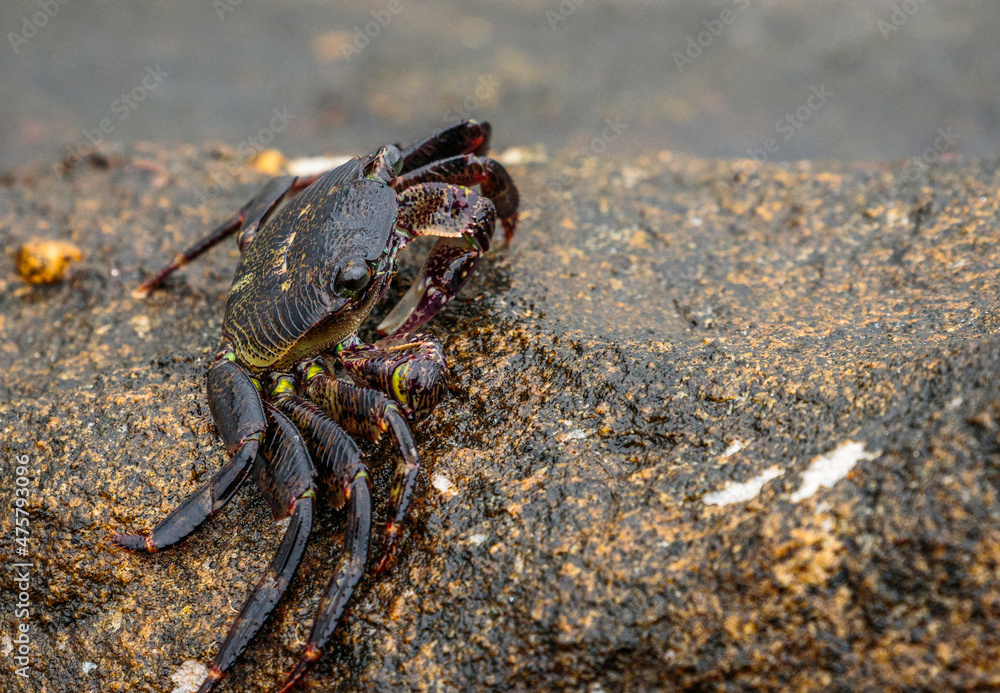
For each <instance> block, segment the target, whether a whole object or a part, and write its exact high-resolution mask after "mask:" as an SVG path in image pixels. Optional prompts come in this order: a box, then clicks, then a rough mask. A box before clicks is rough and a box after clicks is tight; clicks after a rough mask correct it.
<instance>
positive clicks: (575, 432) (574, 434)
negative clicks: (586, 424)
mask: <svg viewBox="0 0 1000 693" xmlns="http://www.w3.org/2000/svg"><path fill="white" fill-rule="evenodd" d="M586 437H587V432H586V431H582V430H580V429H579V428H573V429H570V430H569V431H566V435H565V437H564V440H583V439H584V438H586Z"/></svg>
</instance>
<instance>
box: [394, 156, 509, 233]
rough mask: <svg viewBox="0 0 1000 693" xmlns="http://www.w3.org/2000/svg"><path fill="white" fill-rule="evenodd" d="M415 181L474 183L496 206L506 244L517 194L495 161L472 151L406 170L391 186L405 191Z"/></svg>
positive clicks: (502, 168) (414, 183)
mask: <svg viewBox="0 0 1000 693" xmlns="http://www.w3.org/2000/svg"><path fill="white" fill-rule="evenodd" d="M418 183H451V184H453V185H464V186H469V187H471V186H473V185H478V186H479V189H480V190H481V191H482V195H483V197H487V198H489V199H490V201H491V202H492V203H493V205H494V206H495V207H496V209H497V216H498V217H500V221H501V223H502V224H503V228H504V241H505V245H509V244H510V239H511V238H513V236H514V230H515V229H516V228H517V206H518V204H520V197H519V195H518V193H517V187H515V185H514V181H512V180H511V178H510V174H509V173H507V169H505V168H504V167H503V166H501V165H500V163H499V162H497V161H495V160H493V159H490V158H488V157H483V156H476V155H475V154H461V155H459V156H452V157H449V158H447V159H441V160H440V161H435V162H433V163H430V164H427V165H426V166H422V167H420V168H418V169H415V170H413V171H410V172H409V173H407V174H406V175H403V176H401V177H400V178H399V180H398V181H397V182H396V185H395V186H394V187H395V188H396V190H397V191H402V190H406V189H407V188H409V187H412V186H413V185H416V184H418Z"/></svg>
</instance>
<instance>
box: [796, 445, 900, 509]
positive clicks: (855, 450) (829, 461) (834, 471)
mask: <svg viewBox="0 0 1000 693" xmlns="http://www.w3.org/2000/svg"><path fill="white" fill-rule="evenodd" d="M880 454H881V452H879V451H875V452H865V444H864V443H855V442H854V441H853V440H848V441H847V442H845V443H841V444H840V445H838V446H837V447H836V448H834V449H833V450H832V451H831V452H828V453H826V454H825V455H820V456H819V457H817V458H815V459H814V460H813V461H812V462H810V463H809V469H807V470H806V471H805V472H804V473H803V474H802V486H800V487H799V490H798V491H796V492H795V493H793V494H792V498H791V500H792V502H793V503H798V502H799V501H802V500H805V499H806V498H809V497H810V496H812V495H813V494H814V493H816V492H817V491H819V489H820V487H821V486H826V487H832V486H833V485H834V484H836V483H837V482H838V481H840V480H841V479H843V478H844V477H845V476H847V473H848V472H850V471H851V470H852V469H853V468H854V465H856V464H857V463H858V462H859V461H861V460H873V459H875V458H876V457H878V456H879V455H880Z"/></svg>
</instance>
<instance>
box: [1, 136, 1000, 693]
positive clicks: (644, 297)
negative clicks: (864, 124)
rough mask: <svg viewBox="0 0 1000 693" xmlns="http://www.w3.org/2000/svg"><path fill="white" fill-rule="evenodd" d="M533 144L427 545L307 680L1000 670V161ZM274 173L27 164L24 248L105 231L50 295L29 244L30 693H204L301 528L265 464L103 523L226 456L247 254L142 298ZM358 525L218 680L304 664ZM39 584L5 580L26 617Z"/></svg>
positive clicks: (515, 686)
mask: <svg viewBox="0 0 1000 693" xmlns="http://www.w3.org/2000/svg"><path fill="white" fill-rule="evenodd" d="M506 158H507V160H508V161H516V160H518V159H520V160H521V161H522V162H526V163H519V164H517V163H512V164H510V165H509V168H510V170H511V172H512V175H513V176H514V178H515V180H516V181H517V183H518V185H519V186H520V188H521V190H522V191H523V193H524V197H525V198H526V199H525V203H524V206H523V213H522V223H521V227H520V229H519V232H518V235H517V237H516V238H515V241H514V243H513V244H512V246H511V248H510V249H509V250H508V251H506V252H503V251H499V252H495V253H492V254H491V257H490V258H489V259H488V261H485V262H483V263H482V264H481V270H480V272H479V274H478V275H477V276H476V277H475V278H474V279H473V280H472V282H471V283H470V285H469V286H468V287H467V288H466V290H465V291H464V292H463V294H462V296H461V297H460V298H459V299H456V301H455V302H453V303H452V304H451V305H450V306H449V307H448V309H447V310H445V311H444V312H443V314H442V315H440V316H439V317H438V318H437V319H435V321H433V322H432V323H431V324H430V325H429V326H428V327H429V328H431V329H432V331H433V332H435V333H436V334H437V335H439V336H440V337H441V338H442V339H443V340H444V341H445V345H446V354H447V357H448V359H449V363H450V369H451V371H450V372H451V386H452V394H451V396H450V397H449V398H448V399H446V400H445V401H444V402H443V403H442V404H441V405H440V407H439V408H438V409H437V411H436V412H435V414H434V415H433V416H432V417H431V418H430V420H428V421H426V422H424V423H423V424H422V425H420V426H419V427H417V429H416V431H415V433H416V437H417V445H418V448H419V450H420V451H421V454H422V456H423V463H424V468H425V473H424V475H423V478H422V481H421V482H420V485H419V488H418V492H417V497H416V501H415V503H414V506H413V510H412V516H411V517H412V520H411V523H410V525H409V531H408V534H407V536H406V539H405V542H404V544H403V550H402V551H401V555H400V559H399V561H398V563H397V565H396V566H395V568H394V569H393V570H392V571H391V572H390V573H389V574H388V575H386V576H384V577H378V578H376V577H373V576H371V575H369V576H368V577H366V578H365V579H364V580H363V581H362V583H361V585H360V587H359V591H358V592H357V593H356V595H355V599H354V600H353V603H352V606H351V608H350V609H349V611H348V612H347V614H346V617H345V619H344V621H343V624H342V627H341V628H340V629H339V630H338V632H337V633H336V635H335V636H334V639H333V644H332V646H331V647H330V649H329V651H328V652H327V653H326V654H325V655H324V657H323V659H322V661H321V662H320V663H319V664H318V665H317V667H316V668H315V671H314V673H313V674H312V676H311V677H310V679H309V683H308V684H307V686H306V689H307V690H317V691H318V690H345V691H346V690H377V691H390V690H401V689H402V690H430V691H438V690H443V691H447V690H471V689H476V690H496V691H500V690H528V689H532V690H590V691H600V690H605V691H607V690H618V689H627V690H654V689H670V688H694V689H709V688H710V689H718V690H751V689H771V690H775V689H796V690H812V689H830V690H837V689H842V690H859V689H871V688H883V687H898V688H910V689H920V688H932V689H944V688H953V687H969V688H973V687H976V686H979V687H981V688H989V687H993V686H1000V661H998V660H997V658H996V652H997V650H998V648H1000V636H998V634H997V633H998V631H997V628H996V624H997V622H998V619H1000V498H998V487H1000V437H998V436H1000V376H998V375H997V371H998V369H997V366H998V364H1000V336H998V334H997V333H998V318H997V304H998V299H997V291H996V287H997V285H998V279H1000V278H998V268H1000V250H998V248H997V243H996V239H997V235H998V224H997V221H996V217H997V205H998V195H997V191H998V188H1000V172H998V170H997V165H996V162H993V161H986V162H984V161H964V162H963V161H956V162H950V163H946V164H943V165H941V166H937V167H933V168H924V167H922V166H901V167H896V168H885V167H880V166H875V165H840V164H812V165H810V164H781V165H766V166H759V165H756V164H753V163H751V162H745V161H708V160H702V159H696V158H688V157H680V156H675V155H671V154H669V153H660V154H658V155H653V156H649V157H645V158H640V159H635V160H631V161H627V162H615V161H603V160H592V159H580V158H574V157H571V156H568V155H553V156H546V155H545V154H544V153H543V152H538V151H534V152H528V153H525V152H508V153H507V156H506ZM244 164H245V162H242V161H239V160H236V159H233V158H232V157H231V154H230V153H229V152H227V151H226V150H218V149H212V150H196V149H194V148H184V147H180V148H171V149H167V148H163V147H160V146H152V145H140V146H138V147H136V148H135V149H134V150H130V151H127V152H125V153H124V154H122V155H121V156H119V157H117V158H114V159H106V158H104V159H102V158H96V159H92V160H90V161H87V162H81V163H80V164H78V165H77V166H76V167H75V168H73V169H72V170H69V171H67V172H66V173H65V175H64V176H63V177H55V176H53V175H52V174H50V173H48V172H46V173H44V174H39V176H37V177H31V176H24V175H21V174H19V175H18V176H17V177H8V178H7V179H6V180H5V181H4V187H3V188H2V189H0V241H2V243H3V246H4V247H5V248H16V247H18V246H19V245H20V244H21V243H23V242H24V241H26V240H27V239H29V238H33V237H39V236H40V237H47V238H51V239H56V240H66V241H71V242H73V243H74V244H76V245H77V246H79V247H80V248H81V250H82V251H83V254H84V260H83V261H82V262H80V263H79V264H77V265H74V266H73V267H72V268H71V269H70V271H69V274H68V276H67V278H66V280H65V281H64V282H63V283H61V284H58V285H55V286H35V287H29V286H28V285H26V284H24V283H23V282H22V281H21V280H20V279H18V278H17V276H16V273H15V272H14V260H13V258H12V257H9V256H7V257H4V258H2V259H0V263H2V266H3V271H2V274H0V276H2V279H0V283H2V286H0V289H2V293H0V337H2V342H0V343H2V348H0V416H2V423H0V441H2V453H3V464H4V475H3V478H4V484H3V485H2V488H0V502H2V504H3V507H4V508H11V507H12V499H13V493H14V492H13V488H14V485H13V482H12V479H13V476H14V472H13V465H14V461H15V458H16V456H22V455H27V456H28V457H29V458H30V463H29V465H28V466H29V468H30V470H31V473H30V488H31V489H32V494H33V495H32V496H31V502H30V504H29V511H30V518H31V525H30V530H31V540H30V545H29V546H30V550H29V553H30V555H29V556H28V557H27V558H28V559H29V560H30V561H31V563H32V564H33V568H32V573H31V580H32V590H31V598H32V601H33V602H34V604H33V607H34V611H33V612H32V615H31V618H30V619H29V621H28V622H29V623H30V624H31V627H32V631H31V633H32V648H33V652H32V656H33V663H32V668H31V672H30V679H29V681H28V683H27V684H23V685H22V688H23V689H24V690H37V691H91V690H94V691H96V690H104V691H114V690H119V691H124V690H151V691H171V690H173V689H174V687H175V686H178V687H179V688H178V690H181V689H182V687H181V686H180V683H179V682H180V681H181V680H182V677H183V675H184V674H190V673H191V672H194V673H195V674H197V672H198V666H199V663H200V664H201V665H205V664H207V663H208V661H209V660H210V658H211V657H212V656H213V655H214V653H215V651H216V649H217V647H218V643H219V641H220V640H221V638H222V637H223V636H224V634H225V631H226V629H227V628H228V626H229V624H230V623H231V622H232V621H233V619H234V617H235V615H236V609H238V608H239V605H240V603H241V602H242V600H243V598H244V597H245V595H246V594H247V593H248V591H249V590H250V589H251V587H252V585H253V584H254V582H255V581H256V579H257V577H258V576H259V575H260V573H261V572H262V571H263V569H264V568H265V566H266V565H267V563H268V561H269V559H270V552H272V551H273V550H274V548H275V547H276V546H277V542H278V540H279V537H280V534H281V528H280V527H277V526H275V525H274V524H273V523H272V522H271V521H270V515H269V512H268V510H267V508H266V504H265V502H264V501H263V500H262V499H261V498H260V497H259V495H258V494H257V493H256V492H255V490H254V489H253V488H252V487H248V488H247V489H245V490H244V491H243V492H242V493H241V494H240V495H239V496H238V497H237V499H236V500H234V501H233V502H232V503H231V504H230V506H229V507H228V508H227V509H226V510H225V511H224V512H222V513H221V514H220V515H219V516H218V517H217V518H215V519H214V520H213V521H212V522H211V524H210V525H209V526H208V527H207V528H205V529H204V530H203V531H201V532H200V533H199V534H197V535H196V536H194V537H192V538H191V539H190V540H188V541H187V542H186V543H184V544H183V545H181V546H179V547H177V548H174V549H171V550H167V551H164V552H162V553H158V554H155V555H134V554H130V553H127V552H125V551H123V550H121V549H118V548H116V547H114V546H113V545H112V544H111V542H110V540H109V533H110V532H111V531H113V530H118V531H121V530H124V531H130V530H146V529H148V528H149V527H151V526H152V525H153V524H154V523H155V522H156V521H157V520H158V519H160V518H161V517H162V516H163V515H164V514H165V513H166V512H168V511H169V510H170V509H171V508H173V507H174V506H175V505H176V504H177V503H179V502H180V501H181V500H182V499H183V498H184V497H185V496H186V494H188V493H190V492H191V491H193V490H194V489H195V488H196V487H197V486H198V485H199V484H200V483H202V482H204V481H205V480H206V479H207V478H208V475H210V474H211V472H212V471H214V470H215V469H217V468H218V466H219V465H220V464H221V463H222V462H223V459H224V450H223V446H222V444H221V442H220V441H219V440H218V438H217V437H216V436H215V435H214V432H213V425H212V423H211V418H210V414H209V411H208V406H207V403H206V400H205V396H204V392H203V383H204V372H205V369H206V366H207V364H208V362H209V360H210V358H211V355H212V354H213V353H214V349H215V347H216V345H217V339H218V335H219V330H220V325H221V320H222V313H223V308H224V300H225V295H226V291H227V289H228V284H229V281H230V278H231V276H232V272H233V269H234V267H235V263H236V251H235V248H234V245H230V244H227V245H225V246H224V247H223V248H221V249H216V250H215V251H214V252H212V254H211V255H210V256H209V257H207V258H205V259H204V260H202V261H200V262H198V263H196V264H193V265H191V266H190V267H189V268H188V269H187V270H186V271H185V272H183V273H180V274H178V275H176V276H175V277H174V278H173V279H172V280H171V281H170V282H169V283H168V286H167V288H166V289H164V290H160V291H157V292H155V293H154V294H153V295H152V296H151V297H150V298H148V299H147V300H145V301H137V300H135V299H133V298H132V296H131V290H132V289H133V288H134V287H135V285H136V284H137V283H138V282H139V281H140V280H141V279H142V278H143V277H144V276H145V274H146V273H149V272H152V271H154V270H155V269H157V268H158V267H159V266H160V265H161V264H162V263H163V262H165V261H167V260H168V259H169V258H170V257H172V255H173V253H174V252H175V251H176V250H177V249H178V248H179V247H181V246H185V245H187V244H188V243H190V242H191V241H192V240H194V239H195V238H197V237H199V236H200V235H201V234H203V233H204V232H205V230H206V229H207V228H209V227H210V226H211V225H213V223H215V222H217V221H219V220H221V219H223V218H224V217H226V216H228V215H229V214H230V213H231V212H232V211H233V210H235V209H237V208H238V207H239V205H241V204H242V203H243V202H244V201H245V200H246V199H248V198H249V197H250V195H251V194H252V193H253V192H254V191H255V190H256V188H257V187H258V186H259V185H260V184H261V182H262V181H263V179H264V176H263V175H261V174H258V173H254V172H253V171H252V169H251V168H250V167H248V166H245V165H244ZM220 180H221V181H223V184H220V183H219V181H220ZM416 267H417V260H416V259H414V258H413V257H412V256H411V258H410V259H408V260H407V261H406V262H404V263H403V271H402V273H401V283H402V285H403V286H404V287H405V285H406V284H407V283H408V282H409V281H412V278H413V276H414V275H415V271H416ZM398 295H399V294H398V292H397V293H396V294H394V296H397V297H398ZM386 310H387V307H385V306H381V307H380V308H379V309H378V313H379V314H384V313H385V311H386ZM376 317H377V316H376ZM369 324H375V320H371V321H369ZM387 452H388V451H387V450H385V449H377V450H370V453H371V456H372V460H373V462H372V464H373V465H374V466H375V467H377V468H378V470H379V471H378V473H377V475H376V479H375V484H376V498H377V499H378V500H379V502H378V503H377V506H376V507H377V513H378V520H379V521H380V522H382V521H384V516H385V510H386V508H385V499H386V496H387V483H388V478H389V473H390V471H391V470H390V462H391V459H390V458H389V456H388V454H387ZM2 522H3V525H2V526H3V531H4V536H5V537H6V538H8V540H9V538H10V537H12V536H13V534H14V529H13V517H12V515H11V514H10V513H9V512H7V511H5V512H4V513H3V520H2ZM342 533H343V518H342V517H341V516H339V515H338V514H336V513H333V512H330V511H321V512H320V514H319V517H318V520H317V522H316V524H315V529H314V534H313V539H312V541H311V545H310V548H309V550H308V551H307V557H306V559H305V561H304V563H303V565H302V567H301V569H300V571H299V574H298V577H297V578H296V580H295V581H294V582H293V584H292V587H291V588H290V590H289V594H288V595H287V596H286V598H285V599H284V600H283V602H282V604H281V605H280V606H279V608H278V609H277V611H276V613H275V615H274V617H273V618H272V620H271V621H270V622H269V623H268V624H267V625H266V626H265V627H264V629H263V631H262V633H261V634H260V636H259V637H258V638H257V639H256V640H255V642H254V643H253V644H252V645H251V646H250V648H249V649H248V651H247V654H246V655H244V657H243V658H242V659H241V660H240V661H239V662H238V663H237V664H236V665H235V667H234V668H233V669H232V672H231V675H230V676H229V678H228V679H227V681H226V682H225V684H224V685H223V687H222V688H221V690H228V691H251V690H260V689H261V688H262V687H263V689H264V690H268V689H270V688H273V687H274V686H275V685H276V684H278V683H279V682H280V680H281V679H282V676H283V674H284V673H285V672H287V671H289V669H290V668H291V666H292V664H293V662H294V661H295V659H296V657H297V655H298V654H299V653H300V652H301V650H302V648H303V647H304V642H305V639H306V637H307V635H308V629H309V626H310V623H311V618H312V613H313V611H314V610H315V608H316V606H317V603H318V600H319V595H320V593H321V590H322V588H323V586H324V585H325V583H326V581H327V579H328V578H329V577H330V575H331V574H332V572H333V563H334V561H335V560H336V558H337V556H338V555H339V551H340V544H341V542H342ZM371 565H374V562H373V563H372V564H371ZM16 598H17V597H16V594H15V592H14V591H13V586H12V584H11V582H10V581H9V580H8V579H7V578H6V577H5V578H4V583H3V585H2V591H0V600H2V604H0V607H2V608H0V623H2V624H3V633H10V632H11V628H12V627H16V624H17V623H18V622H19V621H18V620H17V619H15V617H14V603H15V600H16ZM0 654H2V656H3V662H4V674H3V677H4V678H5V679H6V680H8V681H14V680H16V679H15V677H13V676H12V675H11V674H10V672H11V671H12V669H13V667H12V664H11V653H10V648H9V646H8V643H7V642H4V643H2V646H0ZM5 685H6V684H5Z"/></svg>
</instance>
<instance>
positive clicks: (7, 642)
mask: <svg viewBox="0 0 1000 693" xmlns="http://www.w3.org/2000/svg"><path fill="white" fill-rule="evenodd" d="M0 642H2V643H3V652H0V654H2V655H3V656H4V657H6V656H7V655H9V654H10V653H11V652H13V651H14V641H13V640H11V639H10V636H9V635H6V634H4V636H3V638H0Z"/></svg>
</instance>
